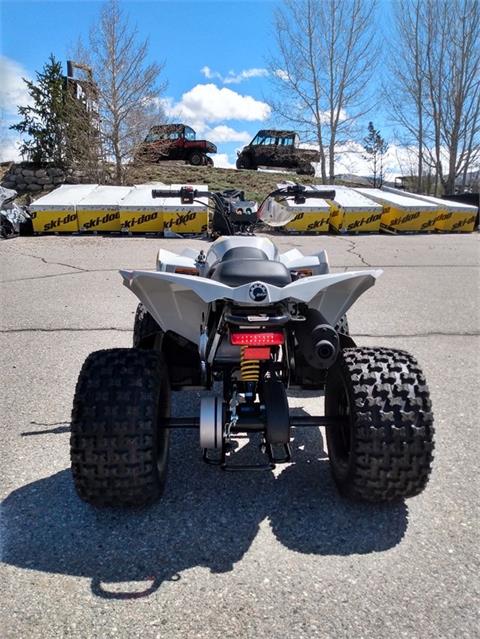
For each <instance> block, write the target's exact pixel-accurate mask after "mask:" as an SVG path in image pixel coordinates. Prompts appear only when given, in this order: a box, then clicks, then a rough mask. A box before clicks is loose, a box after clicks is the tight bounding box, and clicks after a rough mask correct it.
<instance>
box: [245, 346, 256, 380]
mask: <svg viewBox="0 0 480 639" xmlns="http://www.w3.org/2000/svg"><path fill="white" fill-rule="evenodd" d="M246 349H247V347H246V346H242V347H241V350H240V379H241V380H242V382H258V380H259V378H260V360H258V359H245V351H246Z"/></svg>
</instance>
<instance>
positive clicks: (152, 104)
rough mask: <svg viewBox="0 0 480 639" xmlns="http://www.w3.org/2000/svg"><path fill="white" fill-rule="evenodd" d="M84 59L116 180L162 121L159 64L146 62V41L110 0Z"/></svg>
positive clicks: (161, 67) (84, 49)
mask: <svg viewBox="0 0 480 639" xmlns="http://www.w3.org/2000/svg"><path fill="white" fill-rule="evenodd" d="M81 49H82V50H83V52H84V60H81V61H82V62H86V63H87V64H88V65H89V66H91V67H92V69H93V77H94V80H95V83H96V85H97V87H98V105H99V115H100V128H101V135H102V143H103V148H104V153H105V155H106V157H107V159H110V158H111V159H112V160H113V162H114V166H115V181H116V182H117V183H118V184H121V183H122V182H123V181H124V178H125V162H126V161H128V160H130V159H131V158H132V157H133V154H134V151H135V148H136V146H137V145H138V143H139V142H140V141H141V140H142V139H143V138H144V137H145V134H146V133H147V132H148V129H149V127H150V126H151V125H152V124H153V123H155V122H156V123H158V122H159V120H160V121H161V120H162V117H163V109H162V105H161V100H160V96H161V95H162V92H163V91H164V90H165V87H166V84H165V83H164V82H159V77H160V74H161V72H162V70H163V66H164V65H163V64H160V63H150V64H148V63H147V54H148V40H139V37H138V32H137V29H136V27H133V26H131V25H130V23H129V20H128V18H127V17H126V16H125V14H124V13H123V11H122V9H121V7H120V4H119V2H118V0H109V1H108V2H107V3H105V4H104V5H103V7H102V9H101V12H100V16H99V20H98V22H97V24H96V25H95V26H94V27H93V28H92V29H91V31H90V37H89V43H88V47H86V46H83V47H81Z"/></svg>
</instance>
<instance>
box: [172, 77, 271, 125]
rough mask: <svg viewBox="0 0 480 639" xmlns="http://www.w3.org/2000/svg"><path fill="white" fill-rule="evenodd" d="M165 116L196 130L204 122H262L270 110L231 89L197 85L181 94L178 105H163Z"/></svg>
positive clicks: (173, 103) (213, 85)
mask: <svg viewBox="0 0 480 639" xmlns="http://www.w3.org/2000/svg"><path fill="white" fill-rule="evenodd" d="M164 104H165V110H166V113H167V115H168V116H169V117H171V118H179V119H181V120H185V121H186V122H188V123H189V124H191V125H192V126H193V127H194V128H198V129H200V128H201V127H202V125H204V123H206V122H221V121H224V120H247V121H249V122H252V121H255V120H260V121H263V120H266V119H267V118H268V117H269V116H270V107H269V106H268V104H266V103H265V102H261V101H260V100H256V99H255V98H252V96H250V95H241V94H240V93H237V92H236V91H232V90H231V89H227V88H222V89H219V88H218V87H217V86H216V85H215V84H197V85H196V86H194V87H193V89H190V91H187V92H186V93H184V94H183V95H182V98H181V100H180V101H179V102H176V103H175V102H173V101H172V100H171V99H170V100H166V101H165V102H164Z"/></svg>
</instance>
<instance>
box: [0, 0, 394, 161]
mask: <svg viewBox="0 0 480 639" xmlns="http://www.w3.org/2000/svg"><path fill="white" fill-rule="evenodd" d="M0 2H1V4H0V8H1V25H2V33H1V54H2V63H3V64H2V78H1V79H2V83H1V88H0V90H1V89H3V94H4V95H3V99H2V102H1V108H2V117H3V119H4V121H5V122H11V121H12V119H13V121H14V120H15V115H14V114H15V111H16V109H15V103H16V102H18V101H19V100H22V99H24V97H25V92H24V89H23V85H22V82H21V77H22V76H27V77H30V78H31V77H33V76H34V72H35V70H39V69H40V68H41V67H42V66H43V64H44V62H45V61H46V60H47V58H48V56H49V55H50V53H53V54H54V55H55V57H56V58H57V59H59V60H61V61H62V62H65V61H66V59H67V58H68V57H69V51H71V47H72V46H74V45H75V43H76V41H77V40H78V38H79V37H83V38H86V36H87V35H88V30H89V28H90V26H91V25H92V24H93V23H94V22H95V21H96V19H97V16H98V13H99V9H100V6H101V2H96V1H89V0H87V1H83V2H82V1H80V2H79V1H78V0H63V1H61V2H45V1H44V0H29V1H22V0H0ZM278 4H279V2H277V0H256V1H253V2H252V1H247V0H240V1H239V0H218V1H208V2H206V1H204V0H190V1H187V0H185V1H184V0H176V1H173V2H172V1H171V0H157V1H156V2H151V1H150V2H147V1H141V0H138V1H127V0H125V1H122V2H121V6H122V8H123V9H124V11H125V13H126V14H128V16H129V19H130V21H131V23H132V24H136V25H137V27H138V31H139V34H140V36H141V37H142V38H145V37H148V38H149V41H150V57H151V59H152V60H156V61H164V62H165V68H164V72H163V79H165V80H166V81H167V82H168V88H167V90H166V92H165V96H164V97H165V98H167V100H168V107H169V109H170V117H172V118H173V119H178V120H181V121H186V122H187V120H189V122H188V123H190V124H192V125H193V126H194V128H197V129H198V132H199V133H201V134H204V135H207V136H208V137H210V139H213V141H215V142H216V143H217V146H218V147H219V155H218V156H217V158H218V160H219V161H218V162H216V164H222V165H229V164H232V163H234V161H235V156H236V149H238V148H241V147H242V146H243V144H244V143H246V142H248V141H249V139H251V138H252V137H253V135H254V134H255V133H256V131H257V130H258V129H260V128H263V127H265V126H267V125H273V124H274V121H273V119H272V117H271V115H270V113H269V109H268V108H267V106H266V104H265V99H266V98H267V97H268V95H269V92H270V90H271V85H270V83H269V82H268V78H267V77H266V71H265V67H266V61H267V57H268V55H269V51H270V50H271V49H272V46H273V39H272V29H273V27H272V17H273V11H274V9H275V7H276V5H278ZM389 8H390V7H389V2H388V0H383V1H382V2H381V3H380V7H379V18H378V22H379V30H380V31H381V32H382V34H383V35H384V36H385V33H388V30H389ZM365 120H366V122H365V129H366V126H367V120H368V117H367V118H365ZM375 124H376V125H377V126H380V127H382V126H383V130H384V131H387V133H388V132H389V131H390V129H389V128H388V123H387V119H386V117H385V114H384V113H383V112H382V110H381V109H380V110H379V111H377V112H376V113H375ZM9 135H10V134H9ZM1 141H2V144H1V145H0V146H2V149H0V151H1V152H2V155H1V156H0V157H1V159H8V158H7V157H5V155H6V154H8V153H10V154H11V152H12V151H11V149H12V148H13V147H12V146H11V143H12V139H10V140H9V142H6V141H5V133H4V134H3V135H2V138H1ZM347 168H348V167H347Z"/></svg>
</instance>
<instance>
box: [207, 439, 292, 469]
mask: <svg viewBox="0 0 480 639" xmlns="http://www.w3.org/2000/svg"><path fill="white" fill-rule="evenodd" d="M278 449H281V453H280V454H278V453H277V451H278ZM260 451H261V452H262V453H263V454H264V455H266V456H267V458H268V462H266V463H265V464H235V463H229V459H231V457H230V455H228V454H227V452H228V453H229V452H232V451H231V450H228V451H227V447H226V446H225V445H224V446H223V447H222V449H221V450H217V451H213V450H209V449H207V448H204V450H203V461H204V462H205V463H206V464H210V465H211V466H220V467H221V469H222V470H228V471H236V470H239V471H242V470H273V469H274V468H275V467H276V464H288V463H289V462H290V461H292V451H291V449H290V444H277V445H272V444H268V443H267V442H262V444H260ZM215 452H216V453H217V455H216V456H215Z"/></svg>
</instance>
